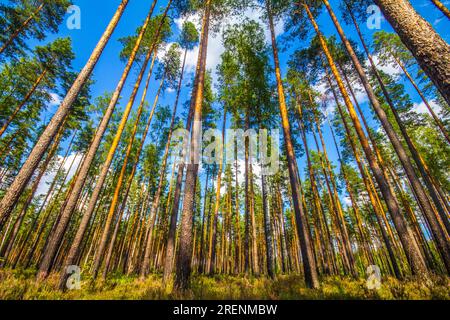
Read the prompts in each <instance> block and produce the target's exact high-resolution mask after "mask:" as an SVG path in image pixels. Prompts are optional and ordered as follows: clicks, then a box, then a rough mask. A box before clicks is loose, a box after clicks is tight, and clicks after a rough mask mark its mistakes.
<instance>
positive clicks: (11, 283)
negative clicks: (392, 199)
mask: <svg viewBox="0 0 450 320" xmlns="http://www.w3.org/2000/svg"><path fill="white" fill-rule="evenodd" d="M56 283H57V276H51V277H50V278H49V279H48V280H46V281H45V282H42V283H36V281H35V279H34V272H33V271H32V270H27V271H11V270H0V300H23V299H25V300H31V299H33V300H36V299H37V300H172V299H194V300H197V299H198V300H203V299H206V300H241V299H242V300H255V299H258V300H259V299H260V300H304V299H308V300H317V299H346V300H347V299H386V300H392V299H394V300H402V299H423V300H428V299H439V300H450V278H448V277H434V278H433V279H432V280H428V281H426V282H424V281H419V280H417V279H410V280H408V281H403V282H401V281H398V280H396V279H393V278H386V279H383V280H382V284H381V287H380V288H379V289H378V290H370V289H368V287H367V285H366V281H365V280H364V279H361V280H352V279H347V278H344V279H343V278H338V277H327V278H324V279H322V280H321V288H320V289H316V290H312V289H308V288H306V286H305V284H304V281H303V279H302V277H301V276H298V275H287V276H278V277H277V279H276V280H270V279H267V278H263V277H260V278H244V277H232V276H220V275H217V276H213V277H206V276H194V277H193V279H192V288H191V290H190V292H188V293H185V294H177V293H173V292H170V289H165V288H164V287H163V285H162V277H161V276H160V275H151V276H149V277H148V278H147V279H146V280H145V281H143V280H139V279H138V278H135V277H123V276H122V277H115V278H111V279H108V280H107V281H100V280H98V281H95V282H92V281H89V280H84V281H82V283H81V289H80V290H72V291H68V292H66V293H62V292H60V291H58V290H57V289H56V287H57V286H56Z"/></svg>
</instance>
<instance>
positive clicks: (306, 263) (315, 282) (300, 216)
mask: <svg viewBox="0 0 450 320" xmlns="http://www.w3.org/2000/svg"><path fill="white" fill-rule="evenodd" d="M266 5H267V10H268V16H269V26H270V31H271V38H272V49H273V56H274V61H275V73H276V77H277V89H278V99H279V107H280V113H281V118H282V126H283V131H284V141H285V144H286V154H287V160H288V169H289V179H290V184H291V191H292V198H293V204H294V211H295V218H296V221H297V232H298V234H299V238H300V240H301V242H300V244H301V249H302V250H301V251H302V258H303V268H304V272H305V280H306V284H307V286H308V287H311V288H318V287H319V278H318V274H317V269H316V264H315V260H314V255H313V251H312V246H311V240H310V233H309V232H310V231H309V225H308V221H307V219H306V214H305V213H304V212H303V208H302V205H301V203H299V199H300V197H301V195H300V183H299V180H298V175H297V172H298V168H297V162H296V161H297V160H296V158H295V152H294V146H293V144H292V137H291V127H290V124H289V117H288V111H287V106H286V100H285V96H284V89H283V80H282V77H281V69H280V62H279V58H278V48H277V44H276V38H275V27H274V24H273V17H272V13H271V10H270V4H269V2H268V1H267V2H266Z"/></svg>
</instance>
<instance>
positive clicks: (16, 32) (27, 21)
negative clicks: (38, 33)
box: [0, 1, 128, 55]
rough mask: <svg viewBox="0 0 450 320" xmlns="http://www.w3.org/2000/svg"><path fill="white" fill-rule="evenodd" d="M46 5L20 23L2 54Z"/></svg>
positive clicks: (1, 49) (1, 51) (42, 4)
mask: <svg viewBox="0 0 450 320" xmlns="http://www.w3.org/2000/svg"><path fill="white" fill-rule="evenodd" d="M127 2H128V1H127ZM44 5H45V3H43V2H42V3H41V5H40V6H39V7H37V9H36V10H35V11H34V12H33V14H32V15H31V16H29V17H28V18H27V19H26V20H25V21H24V22H23V23H22V24H21V25H20V27H19V28H17V29H16V30H15V31H14V33H13V34H12V35H11V36H10V37H9V39H8V40H7V41H6V42H5V43H4V44H3V45H2V47H1V48H0V55H1V54H2V53H3V52H4V51H5V50H6V49H7V48H8V47H9V45H10V44H11V43H12V42H13V41H14V40H15V39H16V38H17V36H18V35H19V34H20V33H21V32H22V31H24V30H25V29H26V28H27V27H28V26H29V24H30V23H31V21H33V19H34V17H35V16H36V15H38V14H39V13H40V12H41V10H42V9H43V8H44Z"/></svg>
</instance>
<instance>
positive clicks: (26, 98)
mask: <svg viewBox="0 0 450 320" xmlns="http://www.w3.org/2000/svg"><path fill="white" fill-rule="evenodd" d="M46 74H47V69H45V70H44V71H42V73H41V74H40V76H39V77H38V78H37V79H36V81H35V82H34V84H33V87H31V89H30V91H28V93H27V94H26V95H25V97H24V98H23V100H22V102H20V103H19V105H18V106H17V107H16V108H15V109H14V111H13V113H12V114H11V115H10V116H9V117H8V119H7V120H6V122H5V123H4V124H3V126H2V128H1V129H0V137H1V136H2V135H3V133H5V131H6V129H8V127H9V125H10V124H11V122H13V121H14V119H15V118H16V116H17V114H18V113H19V112H20V110H22V108H23V107H24V106H25V104H26V103H27V102H28V100H30V98H31V96H32V95H33V93H34V92H35V91H36V89H37V87H38V86H39V84H40V83H41V82H42V80H44V78H45V75H46Z"/></svg>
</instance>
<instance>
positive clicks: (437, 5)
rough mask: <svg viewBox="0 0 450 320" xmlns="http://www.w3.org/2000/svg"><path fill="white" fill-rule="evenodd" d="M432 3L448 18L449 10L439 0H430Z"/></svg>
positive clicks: (449, 15) (449, 16) (449, 17)
mask: <svg viewBox="0 0 450 320" xmlns="http://www.w3.org/2000/svg"><path fill="white" fill-rule="evenodd" d="M431 2H433V4H434V5H435V6H436V8H438V9H439V10H441V11H442V13H443V14H445V15H446V16H447V18H448V19H450V10H448V9H447V7H446V6H445V5H444V4H443V3H442V2H441V1H439V0H431Z"/></svg>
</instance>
